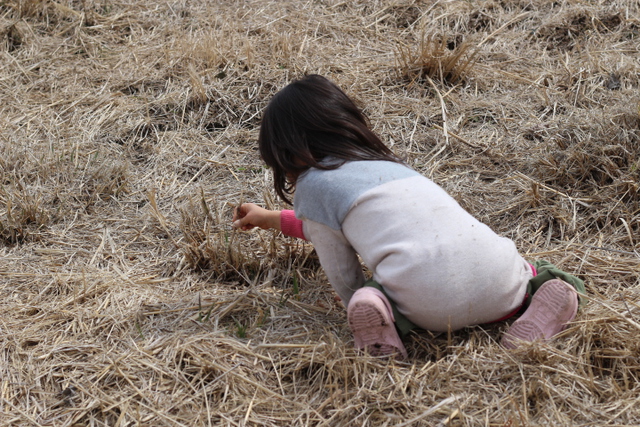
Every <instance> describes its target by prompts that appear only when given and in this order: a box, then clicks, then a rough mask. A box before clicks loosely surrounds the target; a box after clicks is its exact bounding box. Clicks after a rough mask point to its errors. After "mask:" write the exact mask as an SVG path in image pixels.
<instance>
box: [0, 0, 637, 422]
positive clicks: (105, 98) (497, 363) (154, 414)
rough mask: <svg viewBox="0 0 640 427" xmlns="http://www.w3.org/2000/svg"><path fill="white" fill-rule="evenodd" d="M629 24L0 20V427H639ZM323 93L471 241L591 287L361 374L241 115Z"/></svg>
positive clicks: (188, 7)
mask: <svg viewBox="0 0 640 427" xmlns="http://www.w3.org/2000/svg"><path fill="white" fill-rule="evenodd" d="M639 16H640V6H638V3H637V2H635V1H629V0H613V1H610V0H606V1H605V0H596V1H589V2H585V1H574V0H567V1H551V0H513V1H506V0H503V1H499V0H487V1H476V0H468V1H462V0H461V1H457V0H438V1H433V0H429V1H421V0H415V1H410V0H395V1H393V0H384V1H383V0H374V1H360V0H357V1H339V0H308V1H289V0H285V1H282V0H264V1H261V0H246V1H233V0H225V1H188V0H175V1H166V0H159V1H152V0H139V1H134V0H115V1H108V0H74V1H70V0H59V1H58V2H55V1H52V0H6V1H2V2H0V67H1V68H0V69H1V71H0V91H1V92H0V93H1V94H2V98H1V100H2V102H1V104H0V111H1V113H0V129H1V133H0V135H1V138H2V140H1V141H2V142H1V143H0V144H1V146H0V408H1V411H0V424H1V425H7V426H9V425H11V426H14V425H15V426H30V425H32V426H33V425H47V426H74V425H77V426H80V425H91V426H133V425H145V426H208V425H212V426H217V425H234V426H235V425H238V426H240V425H243V426H244V425H255V426H263V425H268V426H302V425H304V426H307V425H311V426H325V425H326V426H342V425H350V426H351V425H354V426H360V425H362V426H368V425H389V426H414V425H424V426H435V425H448V426H477V425H491V426H525V425H638V424H640V399H639V398H638V396H639V395H640V383H639V381H638V380H639V378H638V377H639V375H640V360H639V359H638V358H639V357H640V340H638V338H637V337H638V335H639V333H640V253H639V252H640V202H639V193H640V191H639V190H640V184H639V182H640V161H639V160H638V159H639V158H640V96H639V95H638V86H639V83H640V62H639V59H638V58H639V56H638V47H639V44H640V20H639V18H638V17H639ZM304 73H320V74H323V75H326V76H327V77H329V78H331V79H332V80H334V81H335V82H336V83H338V84H339V85H340V86H341V87H343V88H344V89H345V91H347V92H348V93H349V94H350V95H352V96H353V97H354V98H356V99H358V101H359V103H360V105H361V106H362V107H363V108H364V109H365V111H366V112H367V114H368V115H369V116H370V118H371V120H372V123H373V126H374V128H375V130H376V131H377V132H378V133H379V134H380V135H381V136H382V138H383V140H385V141H386V142H387V143H388V144H389V145H392V146H393V149H394V150H395V151H396V152H397V153H399V154H401V155H404V156H406V158H407V159H408V161H409V163H410V164H412V165H413V166H414V167H415V168H416V169H418V170H420V171H421V172H422V173H424V174H425V175H427V176H429V177H430V178H432V179H433V180H435V181H436V182H437V183H439V184H440V185H442V186H443V187H444V188H445V189H446V190H447V191H449V192H450V193H451V194H452V195H453V196H454V197H455V198H456V199H457V200H459V201H460V203H461V204H462V205H463V206H464V207H465V208H466V209H468V210H469V211H470V212H471V213H472V214H474V215H475V216H476V217H478V218H479V219H480V220H482V221H483V222H485V223H487V224H489V225H490V226H491V227H492V228H493V229H494V230H496V231H497V232H499V233H500V234H502V235H505V236H508V237H510V238H512V239H513V240H514V241H515V242H516V244H517V245H518V247H519V248H520V249H521V251H522V253H523V254H525V255H526V257H527V258H528V259H536V258H545V259H548V260H550V261H552V262H554V263H556V264H558V265H560V266H562V267H563V268H564V269H566V270H567V271H570V272H572V273H574V274H576V275H578V276H580V277H582V278H584V279H585V280H586V282H587V286H588V291H589V297H590V303H589V304H588V306H587V307H585V309H584V310H582V311H581V312H580V314H579V315H578V317H577V319H576V321H575V323H574V324H573V325H572V326H571V327H570V328H569V330H568V331H567V332H566V333H565V334H563V336H562V337H561V338H560V339H558V340H557V341H555V342H553V343H551V344H533V345H531V346H528V347H526V348H523V349H521V350H518V351H515V352H507V351H505V350H503V349H502V348H501V347H500V346H499V345H498V344H497V340H498V339H499V337H500V334H501V332H502V331H504V329H505V327H506V325H505V324H497V325H492V326H490V327H475V328H469V329H467V330H463V331H459V332H455V333H452V334H441V335H437V336H433V335H432V334H429V333H426V332H424V333H421V334H416V335H414V336H412V337H411V338H410V339H409V341H408V342H407V347H408V350H409V355H410V358H409V360H408V361H407V362H403V363H397V362H389V361H381V360H375V359H372V358H367V357H360V356H357V355H355V354H354V352H353V350H352V348H351V342H350V336H349V331H348V329H347V326H346V322H345V313H344V310H343V309H342V308H341V306H340V305H339V304H338V303H336V302H335V301H334V298H333V293H332V290H331V288H330V287H329V285H327V283H326V280H325V278H324V276H323V273H322V270H321V268H320V267H319V264H318V262H317V259H316V257H315V255H314V253H313V251H312V247H310V246H308V245H305V244H303V243H301V242H299V241H295V240H293V239H289V238H285V237H283V236H281V235H278V234H274V233H271V232H261V231H258V232H252V233H238V232H233V231H232V230H231V228H230V226H229V223H230V217H231V213H230V212H231V208H232V206H234V205H237V204H238V203H240V202H242V201H253V202H258V203H264V204H265V205H266V206H272V207H277V206H278V205H279V203H278V202H277V201H276V199H275V197H274V196H273V192H272V191H271V184H270V182H271V181H270V180H271V178H270V173H269V171H268V170H267V169H265V168H264V167H263V165H262V163H261V161H260V159H259V156H258V154H257V151H256V137H257V130H258V126H259V123H260V114H261V111H262V109H263V107H264V106H265V104H266V103H267V102H268V100H269V98H270V97H271V96H272V95H273V94H274V93H275V92H276V91H277V90H278V89H280V88H281V87H283V86H284V85H285V84H286V83H287V82H289V81H290V80H291V79H292V78H295V77H298V76H301V75H303V74H304Z"/></svg>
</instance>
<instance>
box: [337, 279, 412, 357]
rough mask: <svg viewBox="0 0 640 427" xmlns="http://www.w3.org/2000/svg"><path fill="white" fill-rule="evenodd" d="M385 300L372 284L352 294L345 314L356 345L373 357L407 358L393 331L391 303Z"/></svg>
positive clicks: (396, 334)
mask: <svg viewBox="0 0 640 427" xmlns="http://www.w3.org/2000/svg"><path fill="white" fill-rule="evenodd" d="M383 298H384V299H383ZM385 300H386V297H385V296H384V295H383V294H382V292H380V291H379V290H377V289H375V288H362V289H360V290H358V291H356V293H355V294H354V295H353V297H352V298H351V301H350V302H349V307H348V309H347V316H348V321H349V327H350V328H351V332H352V333H353V339H354V341H355V347H356V349H358V350H360V351H365V352H367V353H368V354H369V355H371V356H374V357H387V356H392V355H394V354H395V355H396V357H399V358H406V357H407V350H406V349H405V347H404V345H403V344H402V340H401V339H400V336H399V335H398V332H397V331H396V327H395V325H394V322H393V314H392V312H391V306H388V305H387V304H385ZM387 302H388V301H387Z"/></svg>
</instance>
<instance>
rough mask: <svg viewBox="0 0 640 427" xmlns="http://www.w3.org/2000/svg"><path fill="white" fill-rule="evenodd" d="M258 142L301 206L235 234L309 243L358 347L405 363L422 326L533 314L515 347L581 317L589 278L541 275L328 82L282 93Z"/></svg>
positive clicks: (518, 327)
mask: <svg viewBox="0 0 640 427" xmlns="http://www.w3.org/2000/svg"><path fill="white" fill-rule="evenodd" d="M258 144H259V147H260V154H261V156H262V159H263V160H264V161H265V162H266V164H267V165H268V166H269V167H270V168H271V169H272V170H273V178H274V186H275V190H276V192H277V194H278V195H279V196H280V197H281V198H282V199H283V200H284V201H285V202H287V203H289V204H291V200H290V196H291V195H292V194H293V193H294V189H295V195H294V198H293V207H294V210H293V211H290V210H283V211H269V210H266V209H263V208H260V207H259V206H257V205H255V204H251V203H246V204H243V205H242V206H240V207H239V208H238V209H236V211H235V212H234V218H233V221H234V222H233V226H234V227H236V228H240V229H243V230H248V229H251V228H253V227H260V228H263V229H277V230H281V231H282V232H283V233H284V234H287V235H289V236H294V237H300V238H303V239H307V240H309V241H311V242H312V243H313V245H314V247H315V249H316V252H317V254H318V257H319V258H320V263H321V265H322V267H323V268H324V270H325V272H326V275H327V277H328V278H329V281H330V282H331V284H332V286H333V288H334V289H335V291H336V292H337V294H338V295H339V296H340V298H341V299H342V301H343V303H344V304H345V306H346V307H347V318H348V322H349V327H350V328H351V331H352V332H353V336H354V341H355V346H356V348H357V349H359V350H364V351H367V352H369V353H370V354H371V355H376V356H389V355H392V354H394V353H395V354H396V355H398V356H400V357H406V356H407V352H406V350H405V347H404V345H403V344H402V340H401V338H400V336H404V335H406V334H407V333H408V332H409V331H410V330H411V329H412V328H415V327H420V328H423V329H428V330H432V331H452V330H456V329H460V328H463V327H466V326H471V325H478V324H483V323H489V322H494V321H498V320H503V319H506V318H509V317H510V316H512V315H514V314H516V313H518V312H520V311H523V312H524V314H523V315H522V316H521V317H520V318H519V319H518V320H517V321H516V322H515V323H514V324H513V325H512V326H511V328H510V329H509V330H508V331H507V332H506V334H505V335H504V337H503V339H502V344H503V345H504V346H505V347H508V348H514V347H516V346H517V344H518V342H520V341H534V340H537V339H544V340H546V339H549V338H551V337H552V336H554V335H556V334H557V333H558V332H560V331H561V330H563V329H564V328H565V326H566V324H567V323H568V322H570V321H571V320H573V318H574V317H575V315H576V310H577V308H578V299H577V298H576V289H577V290H578V292H584V285H583V283H582V282H581V281H580V280H579V279H577V278H575V277H573V276H570V275H568V274H566V273H563V272H561V271H560V270H558V269H556V268H555V267H554V266H552V265H551V264H548V263H539V264H538V266H539V267H540V270H541V271H540V272H541V273H544V274H541V275H540V276H539V277H536V278H535V279H534V276H536V268H535V267H534V266H533V265H531V264H529V263H527V262H526V261H525V260H524V259H523V258H522V257H521V256H520V255H519V254H518V252H517V250H516V247H515V245H514V243H513V242H512V241H511V240H509V239H507V238H503V237H500V236H498V235H496V234H495V233H494V232H493V231H492V230H491V229H490V228H489V227H487V226H486V225H484V224H482V223H480V222H479V221H477V220H476V219H475V218H473V217H472V216H471V215H470V214H469V213H467V212H466V211H465V210H464V209H462V208H461V207H460V206H459V205H458V203H457V202H456V201H455V200H454V199H453V198H452V197H450V196H449V195H448V194H447V193H446V192H445V191H444V190H443V189H441V188H440V187H439V186H438V185H436V184H435V183H433V182H432V181H430V180H429V179H427V178H425V177H424V176H422V175H420V174H419V173H417V172H416V171H414V170H412V169H410V168H409V167H408V166H407V165H405V164H404V163H403V162H402V161H401V160H400V159H399V158H398V157H397V156H395V155H394V154H393V153H392V152H391V150H389V149H388V148H387V147H386V146H385V145H384V144H383V143H382V141H381V140H380V139H379V138H378V137H377V136H376V135H375V134H374V133H373V132H372V131H371V130H370V129H369V126H368V121H367V119H366V118H365V116H364V115H363V113H362V112H361V111H360V110H359V109H358V108H357V107H356V106H355V104H354V103H353V101H352V100H351V99H350V98H349V97H348V96H347V95H346V94H345V93H344V92H343V91H342V90H340V89H339V88H338V87H337V86H336V85H335V84H333V83H332V82H330V81H329V80H327V79H325V78H324V77H321V76H317V75H310V76H306V77H304V78H302V79H300V80H298V81H294V82H293V83H291V84H289V85H288V86H286V87H285V88H284V89H282V90H281V91H280V92H278V93H277V94H276V95H275V96H274V97H273V99H272V100H271V101H270V102H269V105H268V106H267V108H266V110H265V112H264V115H263V119H262V125H261V127H260V135H259V139H258ZM358 254H359V255H360V257H361V258H362V260H363V261H364V263H365V264H366V266H367V267H368V268H369V270H370V271H371V272H372V273H373V279H372V280H369V281H366V280H365V277H364V274H363V271H362V267H361V264H360V261H359V260H358V256H357V255H358ZM532 279H533V280H532ZM536 279H537V280H536ZM561 279H562V280H561ZM567 282H570V283H572V284H573V286H570V285H569V284H568V283H567ZM525 308H526V310H525Z"/></svg>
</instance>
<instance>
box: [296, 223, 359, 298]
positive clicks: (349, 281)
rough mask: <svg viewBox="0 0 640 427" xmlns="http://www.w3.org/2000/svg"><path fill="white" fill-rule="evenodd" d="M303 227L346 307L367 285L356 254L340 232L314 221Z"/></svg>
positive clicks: (330, 281)
mask: <svg viewBox="0 0 640 427" xmlns="http://www.w3.org/2000/svg"><path fill="white" fill-rule="evenodd" d="M304 226H305V234H306V235H307V236H309V240H310V241H311V243H313V246H314V248H315V250H316V253H317V254H318V258H319V259H320V264H321V265H322V268H323V269H324V272H325V274H326V275H327V278H328V279H329V283H331V286H332V287H333V289H334V290H335V291H336V293H337V294H338V296H339V297H340V298H341V299H342V303H343V304H344V306H345V307H346V306H347V305H348V304H349V300H350V299H351V297H352V296H353V293H354V292H355V291H357V290H358V289H360V288H361V287H362V285H363V284H364V282H365V278H364V273H363V272H362V264H360V259H359V258H358V255H357V254H356V251H355V250H354V249H353V247H352V246H351V244H350V243H349V241H348V240H347V239H346V237H345V236H344V234H342V232H341V231H338V230H334V229H332V228H330V227H328V226H326V225H324V224H320V223H318V222H315V221H311V220H307V221H304Z"/></svg>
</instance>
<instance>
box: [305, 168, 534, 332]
mask: <svg viewBox="0 0 640 427" xmlns="http://www.w3.org/2000/svg"><path fill="white" fill-rule="evenodd" d="M294 209H295V213H296V217H297V218H299V219H301V220H302V221H303V231H304V235H305V236H306V238H307V239H308V240H310V241H311V242H312V243H313V245H314V247H315V249H316V252H317V253H318V256H319V258H320V263H321V264H322V267H323V268H324V270H325V272H326V274H327V277H328V278H329V281H330V282H331V284H332V286H333V287H334V289H335V290H336V292H337V293H338V295H339V296H340V297H341V298H342V300H343V302H344V304H345V305H346V304H348V302H349V299H350V298H351V296H352V295H353V293H354V292H355V291H356V290H357V289H358V288H360V287H361V286H362V285H363V283H364V280H365V279H364V274H363V271H362V266H361V263H360V260H359V259H358V256H357V255H358V254H359V255H360V257H361V258H362V260H363V261H364V264H365V265H366V266H367V267H368V268H369V269H370V270H371V272H372V273H373V278H374V279H375V280H376V281H377V282H378V283H380V284H381V285H382V286H383V288H384V290H385V292H386V293H387V295H388V296H389V297H390V299H392V300H393V301H394V302H395V304H396V305H397V307H398V310H399V311H400V312H401V313H402V314H404V315H405V316H406V317H407V318H408V319H409V320H411V321H412V322H413V323H414V324H416V325H417V326H419V327H421V328H424V329H428V330H433V331H447V330H456V329H459V328H462V327H465V326H471V325H477V324H482V323H488V322H491V321H494V320H497V319H500V318H502V317H504V316H506V315H507V314H509V313H511V312H512V311H514V310H515V309H517V308H518V307H519V306H520V305H521V304H522V302H523V300H524V297H525V291H526V286H527V282H528V281H529V279H531V277H532V271H531V269H530V267H529V264H528V263H527V262H526V261H525V260H524V259H523V258H522V257H521V256H520V255H519V254H518V252H517V250H516V247H515V245H514V243H513V242H512V241H511V240H509V239H507V238H504V237H500V236H498V235H497V234H495V233H494V232H493V231H492V230H491V229H490V228H489V227H487V226H486V225H484V224H482V223H481V222H479V221H478V220H476V219H475V218H473V217H472V216H471V215H470V214H469V213H467V212H466V211H465V210H464V209H462V207H460V205H459V204H458V203H457V202H456V201H455V200H454V199H453V198H452V197H451V196H449V195H448V194H447V193H446V192H445V191H444V190H443V189H442V188H440V187H439V186H438V185H436V184H435V183H433V182H432V181H431V180H429V179H427V178H425V177H423V176H422V175H420V174H418V173H417V172H415V171H413V170H411V169H410V168H408V167H406V166H404V165H401V164H397V163H393V162H386V161H353V162H347V163H345V164H344V165H342V166H340V167H339V168H338V169H335V170H327V171H325V170H319V169H310V170H308V171H307V172H305V173H304V174H303V175H301V176H300V177H299V178H298V181H297V182H296V193H295V196H294Z"/></svg>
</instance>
